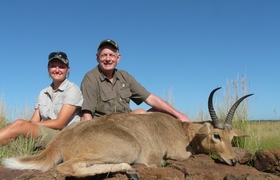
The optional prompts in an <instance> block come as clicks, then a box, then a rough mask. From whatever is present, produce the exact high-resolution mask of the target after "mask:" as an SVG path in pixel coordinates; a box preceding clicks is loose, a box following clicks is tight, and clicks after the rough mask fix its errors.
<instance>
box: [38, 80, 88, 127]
mask: <svg viewBox="0 0 280 180" xmlns="http://www.w3.org/2000/svg"><path fill="white" fill-rule="evenodd" d="M52 87H53V84H51V85H50V86H49V87H47V88H45V89H43V90H42V91H41V92H40V95H39V97H38V100H37V102H36V104H35V109H38V110H39V113H40V115H41V118H42V120H43V121H45V120H50V119H56V118H57V117H58V114H59V112H60V109H61V107H62V105H63V104H70V105H73V106H76V107H77V108H76V111H75V112H74V114H73V115H72V116H71V117H70V119H69V120H68V121H67V123H66V125H68V124H71V123H73V122H78V121H80V118H81V106H82V103H83V96H82V92H81V90H80V88H79V87H78V86H77V85H76V84H74V83H72V82H70V81H69V80H68V79H65V80H64V82H63V83H62V84H61V85H60V86H59V88H58V89H57V90H56V91H55V92H54V93H52V89H53V88H52Z"/></svg>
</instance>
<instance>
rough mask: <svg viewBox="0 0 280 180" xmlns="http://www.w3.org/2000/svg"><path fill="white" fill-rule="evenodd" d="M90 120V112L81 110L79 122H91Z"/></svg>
mask: <svg viewBox="0 0 280 180" xmlns="http://www.w3.org/2000/svg"><path fill="white" fill-rule="evenodd" d="M91 119H92V115H91V112H90V111H88V110H83V111H82V117H81V121H87V120H91Z"/></svg>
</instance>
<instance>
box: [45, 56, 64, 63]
mask: <svg viewBox="0 0 280 180" xmlns="http://www.w3.org/2000/svg"><path fill="white" fill-rule="evenodd" d="M54 59H58V60H60V61H61V62H63V63H64V64H68V60H67V59H64V58H59V57H53V58H51V59H49V61H48V62H50V61H52V60H54Z"/></svg>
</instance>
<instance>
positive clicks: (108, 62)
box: [96, 46, 121, 72]
mask: <svg viewBox="0 0 280 180" xmlns="http://www.w3.org/2000/svg"><path fill="white" fill-rule="evenodd" d="M120 57H121V56H120V54H119V53H118V52H117V50H116V49H114V48H112V47H110V46H104V47H103V48H102V49H101V51H100V53H99V54H96V59H97V61H98V63H99V67H100V68H101V70H102V71H103V72H108V71H113V70H114V69H115V67H116V66H117V64H118V63H119V61H120Z"/></svg>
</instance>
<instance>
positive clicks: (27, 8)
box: [0, 0, 280, 119]
mask: <svg viewBox="0 0 280 180" xmlns="http://www.w3.org/2000/svg"><path fill="white" fill-rule="evenodd" d="M279 9H280V1H278V0H268V1H265V0H262V1H260V0H245V1H241V0H237V1H233V0H228V1H224V0H215V1H210V0H201V1H195V0H192V1H188V0H178V1H166V0H143V1H135V0H132V1H126V0H119V1H107V2H104V1H100V0H96V1H91V0H81V1H74V0H67V1H66V0H65V1H62V0H56V1H54V0H48V1H47V0H41V1H36V0H25V1H20V0H16V1H1V2H0V25H1V28H0V53H1V58H0V61H1V63H0V88H1V89H0V93H1V94H2V96H1V97H2V99H4V101H5V103H6V106H8V107H13V106H16V107H20V106H23V105H25V104H30V106H31V107H33V105H34V103H35V101H36V99H37V96H38V95H39V91H40V90H41V89H43V88H45V87H47V86H48V85H49V84H50V83H51V79H50V78H49V76H48V73H47V57H48V54H49V53H50V52H52V51H64V52H66V53H67V54H68V56H69V59H70V66H71V72H70V77H69V79H70V80H71V81H73V82H75V83H76V84H77V85H79V86H80V83H81V80H82V78H83V76H84V74H85V73H86V72H88V71H89V70H91V69H92V68H93V67H95V66H96V65H97V62H96V59H95V54H96V48H97V45H98V44H99V42H100V41H101V40H103V39H107V38H110V39H113V40H115V41H117V42H118V44H119V46H120V52H121V54H122V58H121V61H120V63H119V64H118V66H117V68H118V69H125V70H127V71H128V72H129V73H130V74H132V75H133V76H134V77H135V78H136V79H137V80H138V81H139V82H140V83H141V84H142V85H143V86H145V87H146V89H148V90H149V91H150V92H152V93H154V94H156V95H158V96H160V97H162V98H166V97H167V96H168V92H169V91H172V95H173V97H174V106H175V108H177V109H178V110H180V111H181V112H183V113H187V114H188V115H189V116H190V117H191V118H192V117H194V116H195V115H196V113H197V111H198V110H200V109H205V111H206V112H207V98H208V95H209V93H210V91H211V90H212V89H214V88H216V87H217V86H220V87H222V90H220V91H218V92H217V96H219V97H220V98H221V97H222V96H223V94H224V93H225V90H226V86H227V82H231V81H235V80H236V79H239V80H240V79H241V77H242V76H245V77H246V84H247V88H248V93H254V96H252V97H250V98H249V104H250V106H249V119H279V118H280V91H279V89H280V83H279V77H280V71H279V68H280V66H279V65H280V63H279V61H280V33H279V32H280V18H279V17H280V11H279ZM134 107H136V106H135V105H132V108H134ZM143 107H145V106H143Z"/></svg>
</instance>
